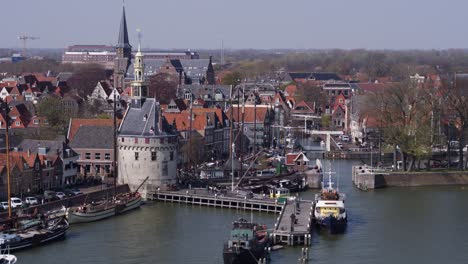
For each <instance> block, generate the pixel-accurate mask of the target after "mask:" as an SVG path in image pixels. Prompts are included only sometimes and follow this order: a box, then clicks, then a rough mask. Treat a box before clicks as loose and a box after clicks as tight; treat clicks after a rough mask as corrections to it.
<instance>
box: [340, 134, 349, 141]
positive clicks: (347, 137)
mask: <svg viewBox="0 0 468 264" xmlns="http://www.w3.org/2000/svg"><path fill="white" fill-rule="evenodd" d="M341 140H342V141H344V142H348V141H349V136H348V135H342V136H341Z"/></svg>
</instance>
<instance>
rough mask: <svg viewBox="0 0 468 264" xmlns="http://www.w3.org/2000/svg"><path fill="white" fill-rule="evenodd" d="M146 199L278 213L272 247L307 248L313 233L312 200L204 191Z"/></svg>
mask: <svg viewBox="0 0 468 264" xmlns="http://www.w3.org/2000/svg"><path fill="white" fill-rule="evenodd" d="M148 199H149V200H155V201H163V202H171V203H185V204H192V205H202V206H208V207H219V208H232V209H241V210H251V211H259V212H268V213H278V214H279V216H278V218H277V221H276V224H275V227H274V229H273V232H272V234H271V236H272V240H273V243H274V244H286V245H289V246H295V245H310V242H311V231H312V226H313V223H312V213H313V210H314V204H313V202H312V201H306V200H300V199H298V198H296V199H295V200H287V201H286V202H281V203H280V202H278V200H277V199H271V198H268V197H267V196H261V195H253V196H252V195H251V196H249V195H245V194H243V193H230V192H228V193H224V194H218V193H212V192H210V191H207V190H206V189H190V190H181V191H165V190H157V191H154V192H151V193H149V195H148Z"/></svg>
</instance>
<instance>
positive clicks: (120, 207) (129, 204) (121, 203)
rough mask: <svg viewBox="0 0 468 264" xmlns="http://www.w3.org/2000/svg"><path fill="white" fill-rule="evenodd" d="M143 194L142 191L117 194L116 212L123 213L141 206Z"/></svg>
mask: <svg viewBox="0 0 468 264" xmlns="http://www.w3.org/2000/svg"><path fill="white" fill-rule="evenodd" d="M141 201H142V199H141V195H140V193H132V192H130V193H125V194H120V195H117V198H116V200H115V205H116V207H115V213H116V214H123V213H125V212H127V211H130V210H133V209H136V208H138V207H140V206H141Z"/></svg>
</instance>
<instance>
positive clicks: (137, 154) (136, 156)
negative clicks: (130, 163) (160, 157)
mask: <svg viewBox="0 0 468 264" xmlns="http://www.w3.org/2000/svg"><path fill="white" fill-rule="evenodd" d="M139 157H140V155H139V153H138V152H135V160H138V158H139Z"/></svg>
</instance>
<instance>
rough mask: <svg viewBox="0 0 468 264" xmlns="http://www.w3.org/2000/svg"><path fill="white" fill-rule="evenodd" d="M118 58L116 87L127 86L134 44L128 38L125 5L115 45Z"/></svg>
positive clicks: (115, 78) (115, 75) (115, 71)
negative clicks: (126, 81)
mask: <svg viewBox="0 0 468 264" xmlns="http://www.w3.org/2000/svg"><path fill="white" fill-rule="evenodd" d="M115 50H116V58H115V60H114V87H115V88H122V89H124V88H125V84H124V79H125V75H126V74H127V70H128V67H129V66H130V63H131V59H132V46H131V45H130V42H129V40H128V30H127V18H126V17H125V6H123V7H122V17H121V19H120V29H119V39H118V40H117V45H116V46H115Z"/></svg>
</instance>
